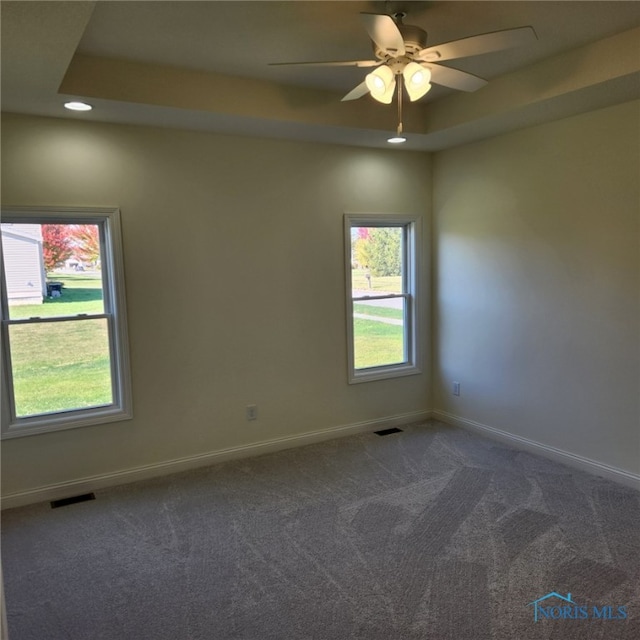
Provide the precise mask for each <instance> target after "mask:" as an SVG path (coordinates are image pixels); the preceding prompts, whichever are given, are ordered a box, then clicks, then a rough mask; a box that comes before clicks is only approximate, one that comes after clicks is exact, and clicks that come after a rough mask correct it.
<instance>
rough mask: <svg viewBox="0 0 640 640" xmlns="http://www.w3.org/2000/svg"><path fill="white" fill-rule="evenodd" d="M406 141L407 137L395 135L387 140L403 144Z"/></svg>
mask: <svg viewBox="0 0 640 640" xmlns="http://www.w3.org/2000/svg"><path fill="white" fill-rule="evenodd" d="M406 141H407V139H406V138H405V137H404V136H393V137H392V138H389V139H388V140H387V142H390V143H391V144H402V143H403V142H406Z"/></svg>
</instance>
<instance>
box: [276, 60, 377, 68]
mask: <svg viewBox="0 0 640 640" xmlns="http://www.w3.org/2000/svg"><path fill="white" fill-rule="evenodd" d="M268 64H269V66H270V67H285V66H289V67H291V66H307V67H377V66H378V65H380V64H382V61H381V60H338V61H336V62H269V63H268Z"/></svg>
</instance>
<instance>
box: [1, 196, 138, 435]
mask: <svg viewBox="0 0 640 640" xmlns="http://www.w3.org/2000/svg"><path fill="white" fill-rule="evenodd" d="M0 228H1V230H2V251H1V252H0V257H1V264H2V269H1V273H2V296H1V309H2V379H3V384H2V400H3V402H2V437H3V438H12V437H18V436H25V435H32V434H36V433H43V432H48V431H55V430H59V429H68V428H72V427H80V426H87V425H92V424H99V423H103V422H113V421H116V420H124V419H127V418H130V417H131V389H130V375H129V355H128V341H127V326H126V307H125V292H124V274H123V264H122V246H121V235H120V214H119V211H118V210H117V209H94V208H91V209H75V208H72V209H60V208H48V209H39V208H7V209H5V208H3V210H2V223H1V224H0Z"/></svg>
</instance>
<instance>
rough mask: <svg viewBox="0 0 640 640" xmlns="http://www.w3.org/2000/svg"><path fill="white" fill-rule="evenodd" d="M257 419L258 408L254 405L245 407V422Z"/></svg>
mask: <svg viewBox="0 0 640 640" xmlns="http://www.w3.org/2000/svg"><path fill="white" fill-rule="evenodd" d="M257 419H258V407H257V405H255V404H248V405H247V420H257Z"/></svg>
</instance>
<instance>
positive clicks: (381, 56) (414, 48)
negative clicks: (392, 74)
mask: <svg viewBox="0 0 640 640" xmlns="http://www.w3.org/2000/svg"><path fill="white" fill-rule="evenodd" d="M397 26H398V30H399V31H400V33H401V34H402V39H403V40H404V48H405V54H406V55H408V56H409V57H412V56H413V55H414V54H416V53H417V52H418V51H421V50H422V49H424V48H425V47H426V46H427V32H426V31H425V30H424V29H421V28H420V27H416V26H414V25H411V24H402V23H400V24H398V25H397ZM373 52H374V54H375V56H376V58H378V60H385V59H387V58H389V53H388V52H387V51H384V50H383V49H381V48H380V47H378V45H377V44H375V42H374V43H373Z"/></svg>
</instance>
